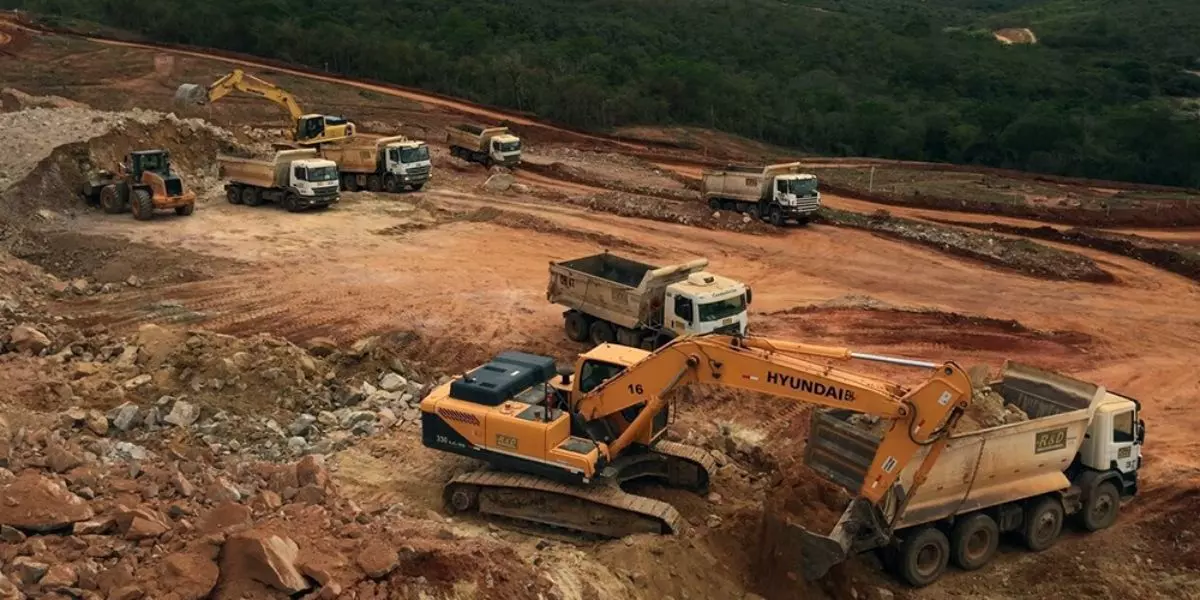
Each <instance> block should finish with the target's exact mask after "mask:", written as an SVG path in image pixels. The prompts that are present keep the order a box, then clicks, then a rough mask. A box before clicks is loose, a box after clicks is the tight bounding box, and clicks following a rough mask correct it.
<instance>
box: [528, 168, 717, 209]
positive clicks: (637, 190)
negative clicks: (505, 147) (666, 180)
mask: <svg viewBox="0 0 1200 600" xmlns="http://www.w3.org/2000/svg"><path fill="white" fill-rule="evenodd" d="M521 169H522V170H526V171H532V172H534V173H537V174H539V175H544V176H546V177H551V178H554V179H557V180H560V181H569V182H571V183H578V184H581V185H587V186H592V187H600V188H604V189H608V190H612V191H615V192H624V193H626V194H638V195H642V196H652V197H655V198H663V199H665V200H671V201H676V202H698V201H699V200H700V196H699V195H698V194H696V193H695V192H690V191H688V190H673V189H667V188H662V187H654V186H648V185H629V184H626V183H625V182H623V181H620V180H616V179H601V178H598V177H593V176H591V175H589V174H588V173H587V172H585V171H583V170H582V169H577V168H574V167H572V166H570V165H567V164H564V163H561V162H555V163H550V164H548V165H547V164H539V163H534V162H525V163H522V165H521Z"/></svg>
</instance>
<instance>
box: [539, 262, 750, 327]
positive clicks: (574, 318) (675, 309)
mask: <svg viewBox="0 0 1200 600" xmlns="http://www.w3.org/2000/svg"><path fill="white" fill-rule="evenodd" d="M706 266H708V260H707V259H703V258H701V259H697V260H693V261H691V262H687V263H683V264H679V265H672V266H667V267H656V266H654V265H648V264H645V263H640V262H637V261H634V260H630V259H628V258H622V257H620V256H615V255H612V254H609V253H607V252H605V253H602V254H596V255H593V256H585V257H583V258H577V259H574V260H566V261H562V262H552V263H550V285H549V287H548V288H547V290H546V298H547V299H548V300H549V301H550V302H552V303H554V304H559V305H562V306H565V307H567V311H566V312H564V313H563V319H564V325H565V328H566V332H567V337H568V338H570V339H572V340H574V341H577V342H582V341H589V340H590V341H591V342H592V343H594V344H603V343H606V342H616V343H619V344H622V345H625V346H633V347H638V348H644V349H647V350H650V349H654V348H657V347H659V346H662V345H663V344H666V343H667V342H669V341H670V340H671V339H673V338H675V337H677V336H681V335H685V334H698V333H712V332H720V333H726V334H730V335H745V333H746V327H747V317H746V307H747V306H748V305H749V304H750V296H751V292H750V288H749V287H747V286H746V285H745V284H743V283H741V282H739V281H734V280H733V279H729V278H726V277H721V276H720V275H714V274H712V273H708V272H705V271H704V270H703V269H704V268H705V267H706Z"/></svg>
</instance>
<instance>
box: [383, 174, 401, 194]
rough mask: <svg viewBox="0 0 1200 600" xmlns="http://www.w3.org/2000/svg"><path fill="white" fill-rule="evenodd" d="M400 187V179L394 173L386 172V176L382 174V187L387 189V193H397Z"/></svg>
mask: <svg viewBox="0 0 1200 600" xmlns="http://www.w3.org/2000/svg"><path fill="white" fill-rule="evenodd" d="M400 187H401V186H400V180H399V179H396V176H395V175H392V174H391V173H388V174H387V175H386V176H384V178H383V189H385V190H387V191H388V193H391V194H397V193H399V192H400Z"/></svg>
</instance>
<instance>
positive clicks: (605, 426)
mask: <svg viewBox="0 0 1200 600" xmlns="http://www.w3.org/2000/svg"><path fill="white" fill-rule="evenodd" d="M849 360H866V361H876V362H884V363H889V364H894V365H902V366H909V367H915V368H920V369H926V370H928V372H929V374H928V377H927V378H926V379H925V380H924V381H922V382H921V383H919V384H918V385H915V386H912V387H903V386H900V385H897V384H895V383H892V382H888V381H885V380H881V379H877V378H874V377H868V376H863V375H860V374H855V373H852V372H850V371H847V370H843V369H840V368H837V367H835V366H833V365H831V364H828V363H830V362H831V361H849ZM818 361H821V362H818ZM556 373H557V376H556ZM693 383H703V384H709V385H719V386H726V387H731V388H736V389H741V390H747V391H752V392H759V393H764V394H768V395H772V396H777V397H780V398H783V399H785V400H788V401H794V402H804V403H809V404H814V405H817V406H820V407H826V408H827V410H823V411H815V412H814V416H813V420H814V429H813V431H812V433H811V434H810V439H809V442H808V445H807V451H806V462H808V463H809V464H810V466H812V467H813V469H814V471H815V472H817V473H819V474H821V475H823V476H824V477H826V478H828V479H829V480H830V481H833V482H834V483H837V484H840V485H843V486H845V487H847V488H848V489H849V490H850V491H852V492H854V493H856V494H857V497H856V498H855V500H854V501H852V502H851V503H850V505H849V506H848V507H847V509H846V511H845V513H844V514H843V515H842V517H841V519H840V520H839V521H838V523H837V525H836V526H835V527H834V529H833V531H831V532H810V531H807V530H804V529H803V528H802V527H799V526H796V525H794V524H792V523H786V522H785V523H783V526H784V528H785V529H786V531H785V532H783V535H779V536H775V538H774V539H776V540H786V544H787V545H788V546H791V547H794V548H792V550H793V551H794V550H795V549H796V548H798V549H799V553H800V554H801V555H802V556H803V559H802V560H800V561H799V562H800V563H801V564H798V565H797V569H796V570H797V571H801V572H803V573H804V575H805V576H806V577H808V578H816V577H820V576H821V575H823V574H824V573H825V572H826V571H827V570H828V569H829V568H830V567H831V566H833V565H834V564H836V563H838V562H841V561H842V560H845V559H846V558H847V557H848V556H850V555H851V554H855V553H859V552H865V551H868V550H874V549H879V550H881V551H884V552H885V554H886V555H887V556H888V557H890V558H889V560H888V564H890V565H891V566H893V567H894V571H895V572H896V574H897V575H898V576H900V577H901V578H902V579H904V580H906V581H907V582H909V583H910V584H912V585H917V586H921V585H926V584H928V583H931V582H932V581H934V580H936V579H937V578H938V577H940V575H941V574H942V572H943V571H944V570H945V569H946V566H947V564H948V563H950V562H953V563H954V564H955V565H957V566H959V567H960V568H964V569H974V568H979V567H981V566H983V565H984V564H986V563H987V562H988V561H989V560H990V559H991V558H992V556H993V555H994V554H995V552H996V548H997V545H998V537H999V534H1000V533H1001V532H1003V531H1020V532H1021V533H1022V535H1023V537H1024V539H1025V541H1026V545H1027V546H1029V548H1030V549H1032V550H1042V549H1045V548H1048V547H1049V546H1050V545H1051V544H1053V542H1054V540H1055V539H1057V537H1058V534H1059V532H1060V531H1061V529H1062V526H1063V522H1064V516H1065V515H1067V514H1072V515H1075V516H1077V517H1078V518H1079V520H1080V523H1081V524H1082V526H1083V527H1084V528H1085V529H1089V530H1097V529H1103V528H1105V527H1108V526H1109V525H1111V524H1112V522H1113V521H1115V519H1116V516H1117V511H1118V508H1119V506H1120V501H1121V500H1122V499H1123V498H1126V497H1129V496H1132V495H1133V494H1134V493H1136V491H1137V470H1138V469H1139V468H1140V466H1141V444H1142V441H1143V439H1144V433H1145V430H1144V426H1143V425H1142V422H1141V421H1140V420H1139V419H1138V412H1139V410H1140V406H1139V405H1138V403H1137V401H1136V400H1133V399H1130V398H1127V397H1124V396H1121V395H1119V394H1115V393H1112V392H1108V391H1107V390H1105V389H1104V388H1103V387H1100V386H1096V385H1093V384H1089V383H1085V382H1082V381H1078V380H1075V379H1072V378H1069V377H1066V376H1063V375H1059V374H1056V373H1050V372H1047V371H1042V370H1039V369H1036V368H1033V367H1028V366H1024V365H1019V364H1016V363H1011V362H1010V363H1007V364H1006V365H1005V370H1004V372H1003V375H1002V377H1001V378H1000V379H999V380H997V381H995V382H991V383H990V384H989V385H990V386H991V387H992V389H994V390H995V391H996V392H998V393H1000V394H1001V395H1002V396H1003V397H1004V398H1005V400H1006V402H1009V403H1012V404H1015V405H1016V406H1018V407H1019V408H1021V409H1022V410H1024V411H1025V412H1026V413H1027V414H1028V415H1029V416H1030V420H1029V421H1025V422H1019V423H1012V424H1007V425H1001V426H999V427H994V428H989V429H984V430H980V431H975V432H969V433H961V434H957V433H952V427H953V426H954V424H955V423H956V422H957V420H958V418H959V416H960V415H961V414H962V413H963V411H964V409H965V408H966V407H967V406H968V405H969V403H970V402H971V398H972V382H971V379H970V377H969V376H968V375H967V373H966V372H965V371H963V369H962V368H960V367H959V366H958V365H956V364H955V363H953V362H945V363H940V364H938V363H931V362H923V361H915V360H911V359H904V358H894V357H887V356H879V355H873V354H863V353H857V352H852V351H850V350H848V349H845V348H834V347H826V346H814V345H807V344H800V343H794V342H785V341H779V340H772V339H767V338H760V337H737V336H725V335H716V334H710V335H703V336H688V337H682V338H677V339H675V340H672V341H671V342H669V343H668V344H667V345H665V346H663V347H662V348H659V349H658V350H657V351H655V352H653V353H651V352H647V351H645V350H641V349H636V348H629V347H624V346H618V345H614V344H602V345H600V346H598V347H596V348H594V349H593V350H591V351H589V352H587V353H584V354H582V355H581V356H580V359H579V361H578V363H577V364H576V367H575V370H574V371H573V372H568V371H562V372H559V371H558V370H557V369H556V367H555V362H554V360H553V359H551V358H548V357H542V356H536V355H531V354H525V353H521V352H505V353H502V354H500V355H498V356H496V357H495V358H494V359H492V361H491V362H489V363H487V364H485V365H483V366H481V367H478V368H476V369H474V370H472V371H470V372H468V373H467V374H465V375H463V376H462V377H459V378H457V379H454V380H452V381H450V382H448V383H446V384H444V385H442V386H439V387H438V388H436V389H434V390H433V391H431V392H430V394H429V395H428V396H427V397H426V398H425V399H423V400H422V402H421V412H422V438H423V442H424V444H425V445H426V446H428V447H431V448H435V449H439V450H445V451H449V452H453V453H457V454H461V455H465V456H470V457H475V458H478V459H482V460H484V461H486V462H488V463H489V464H490V466H491V467H492V468H491V469H489V470H482V471H476V472H470V473H465V474H462V475H459V476H457V477H454V478H453V479H452V480H451V481H450V482H448V483H447V484H446V487H445V499H446V504H447V508H448V509H449V510H450V511H451V512H455V513H461V512H469V511H478V512H481V513H484V514H489V515H494V516H497V517H501V518H506V519H512V520H518V521H525V522H529V523H534V524H540V525H549V526H553V527H560V528H565V529H569V530H573V531H575V532H579V533H584V534H590V535H599V536H604V537H621V536H624V535H629V534H635V533H646V532H649V533H674V532H678V531H679V530H680V529H681V527H682V526H683V522H684V519H683V518H682V517H681V516H680V514H679V512H678V511H677V510H676V509H675V508H674V507H673V506H671V505H670V504H667V503H665V502H661V501H658V500H654V499H650V498H645V497H642V496H636V495H633V494H629V493H627V492H625V491H623V490H622V489H621V486H622V484H625V483H627V482H629V481H632V480H635V479H641V478H653V479H657V480H659V481H660V482H662V483H666V484H667V485H671V486H676V487H683V488H687V489H691V490H694V491H697V492H704V491H706V490H707V487H708V483H709V477H710V473H711V472H713V471H714V470H715V464H714V461H713V460H712V458H711V457H710V456H709V455H708V453H707V452H705V451H704V450H702V449H699V448H693V447H690V446H686V445H683V444H679V443H675V442H670V441H667V440H665V439H664V435H665V433H666V431H667V427H668V424H669V423H670V422H671V418H670V412H671V409H672V406H671V403H670V402H669V401H668V399H667V395H668V393H669V392H670V391H672V390H674V389H678V388H680V387H682V386H686V385H689V384H693ZM854 413H859V414H867V415H875V416H877V417H879V418H881V419H882V420H883V421H884V422H885V425H886V427H885V429H884V433H883V434H882V435H881V436H877V435H876V436H873V435H872V434H871V433H869V432H867V431H865V430H860V429H857V428H855V427H854V426H852V425H849V424H847V423H845V417H846V416H847V415H852V414H854ZM780 554H787V552H783V549H780Z"/></svg>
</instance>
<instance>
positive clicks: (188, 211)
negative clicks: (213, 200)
mask: <svg viewBox="0 0 1200 600" xmlns="http://www.w3.org/2000/svg"><path fill="white" fill-rule="evenodd" d="M194 212H196V205H195V204H185V205H183V206H176V207H175V214H177V215H179V216H181V217H190V216H192V213H194Z"/></svg>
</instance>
